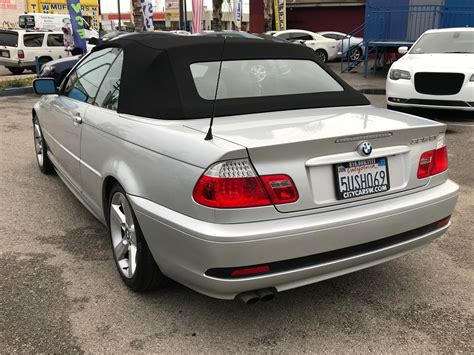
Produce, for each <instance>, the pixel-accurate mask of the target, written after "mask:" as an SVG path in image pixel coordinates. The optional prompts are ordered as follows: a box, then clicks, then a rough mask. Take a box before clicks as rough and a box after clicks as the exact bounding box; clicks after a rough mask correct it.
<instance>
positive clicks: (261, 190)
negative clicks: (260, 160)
mask: <svg viewBox="0 0 474 355" xmlns="http://www.w3.org/2000/svg"><path fill="white" fill-rule="evenodd" d="M262 181H263V183H262ZM193 198H194V200H195V201H196V202H197V203H199V204H201V205H203V206H207V207H214V208H244V207H259V206H269V205H272V204H283V203H290V202H295V201H296V200H298V191H297V190H296V187H295V185H294V183H293V180H291V178H290V177H289V176H287V175H267V176H262V178H261V179H260V177H258V175H257V173H256V172H255V171H254V170H253V167H252V165H251V164H250V161H248V160H247V159H239V160H228V161H225V162H221V163H216V164H214V165H212V166H211V167H210V168H209V169H207V170H206V172H205V173H204V174H203V175H202V176H201V178H200V179H199V180H198V182H197V183H196V186H195V187H194V191H193Z"/></svg>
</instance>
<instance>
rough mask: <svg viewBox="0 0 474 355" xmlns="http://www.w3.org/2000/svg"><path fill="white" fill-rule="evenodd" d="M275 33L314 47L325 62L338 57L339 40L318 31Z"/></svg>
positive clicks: (277, 35)
mask: <svg viewBox="0 0 474 355" xmlns="http://www.w3.org/2000/svg"><path fill="white" fill-rule="evenodd" d="M273 35H274V36H275V37H279V38H283V39H286V40H288V41H291V42H299V41H301V42H302V43H304V44H305V45H306V46H308V47H310V48H312V49H313V50H314V51H315V53H316V55H317V56H318V57H319V59H321V61H323V62H326V61H328V60H334V59H337V57H338V54H337V53H338V46H337V41H336V40H334V39H329V38H325V37H323V36H321V35H319V34H317V33H314V32H311V31H306V30H285V31H278V32H275V33H274V34H273Z"/></svg>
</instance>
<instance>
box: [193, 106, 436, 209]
mask: <svg viewBox="0 0 474 355" xmlns="http://www.w3.org/2000/svg"><path fill="white" fill-rule="evenodd" d="M208 124H209V122H206V120H194V121H189V122H188V124H187V126H189V127H191V128H194V129H198V130H200V131H202V132H206V131H207V128H208ZM444 131H445V126H444V125H443V124H439V123H436V122H433V121H430V120H427V119H423V118H419V117H416V116H411V115H406V114H401V113H397V112H393V111H388V110H383V109H377V108H375V107H372V106H357V107H342V108H321V109H309V110H294V111H281V112H272V113H262V114H253V115H241V116H232V117H220V118H218V119H216V121H215V123H214V126H213V132H214V135H215V136H218V137H220V138H223V139H226V140H229V141H231V142H234V143H237V144H240V145H242V146H244V147H246V148H247V150H248V154H249V157H250V159H251V161H252V164H253V165H254V167H255V169H256V171H257V173H258V174H259V175H261V176H262V175H271V174H286V175H289V176H290V177H291V178H292V179H293V181H294V183H295V185H296V187H297V189H298V192H299V196H300V198H299V200H298V201H296V202H294V203H289V204H284V205H277V206H275V207H276V208H277V210H278V211H280V212H295V211H302V210H311V209H315V208H321V207H328V206H334V205H340V204H344V203H352V204H353V203H355V202H360V203H362V202H363V201H365V200H367V199H371V198H384V196H385V198H388V197H390V195H393V194H395V193H399V192H403V191H407V190H410V189H416V188H420V187H422V186H424V185H426V184H427V183H428V182H429V178H427V179H418V178H417V176H416V174H417V169H418V163H419V159H420V156H421V154H422V153H423V152H425V151H428V150H431V149H435V148H436V145H437V144H438V142H437V140H438V136H439V135H440V134H442V133H443V132H444ZM362 142H369V143H370V144H371V146H372V147H373V150H372V152H371V154H370V155H369V156H364V155H363V154H362V153H360V152H358V151H357V148H358V146H359V145H360V144H361V143H362ZM368 158H370V159H374V158H375V159H378V158H385V162H386V164H387V165H388V166H387V172H388V179H389V183H390V184H389V185H390V186H389V189H388V190H387V191H382V192H378V193H376V194H371V195H364V196H359V197H357V196H356V197H352V198H348V199H340V198H338V183H337V180H336V176H337V172H336V171H335V165H336V164H339V163H348V162H354V161H359V162H360V161H362V160H366V159H368ZM369 163H370V161H369Z"/></svg>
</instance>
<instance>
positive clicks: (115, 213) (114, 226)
mask: <svg viewBox="0 0 474 355" xmlns="http://www.w3.org/2000/svg"><path fill="white" fill-rule="evenodd" d="M109 216H110V234H111V236H112V246H113V249H114V254H115V259H116V260H117V263H118V266H119V269H120V272H121V273H122V275H123V276H125V277H126V278H129V279H131V278H132V277H133V275H135V271H136V269H137V236H136V232H135V225H134V222H133V217H132V208H131V206H130V204H129V203H128V200H127V198H126V197H125V195H124V194H122V193H121V192H116V193H115V194H114V196H113V197H112V203H111V204H110V208H109Z"/></svg>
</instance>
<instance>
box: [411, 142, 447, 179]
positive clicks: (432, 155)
mask: <svg viewBox="0 0 474 355" xmlns="http://www.w3.org/2000/svg"><path fill="white" fill-rule="evenodd" d="M446 170H448V150H447V148H446V146H443V147H441V148H438V149H435V150H430V151H428V152H424V153H423V154H422V155H421V157H420V162H419V164H418V173H417V177H418V179H424V178H427V177H430V176H432V175H436V174H439V173H442V172H443V171H446Z"/></svg>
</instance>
